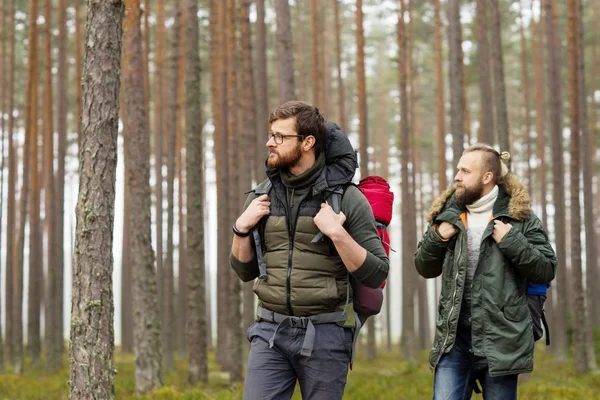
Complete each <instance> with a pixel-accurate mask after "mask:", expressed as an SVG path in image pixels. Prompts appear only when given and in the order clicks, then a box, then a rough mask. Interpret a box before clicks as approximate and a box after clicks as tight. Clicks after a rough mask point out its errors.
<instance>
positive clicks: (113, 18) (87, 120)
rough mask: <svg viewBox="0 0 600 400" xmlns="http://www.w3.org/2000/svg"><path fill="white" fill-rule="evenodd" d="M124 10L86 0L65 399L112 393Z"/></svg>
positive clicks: (119, 3)
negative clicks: (118, 148)
mask: <svg viewBox="0 0 600 400" xmlns="http://www.w3.org/2000/svg"><path fill="white" fill-rule="evenodd" d="M123 10H124V6H123V2H122V1H116V0H113V1H106V0H102V1H100V0H89V1H88V17H87V21H88V23H87V32H88V33H87V37H86V43H92V44H94V45H92V46H89V47H87V49H86V57H85V66H84V73H83V76H84V79H83V86H84V87H83V92H84V101H83V115H82V126H83V127H84V129H85V130H84V132H83V136H82V146H83V148H82V151H81V152H80V155H81V162H80V164H79V176H80V184H79V195H78V200H77V208H76V215H77V228H76V234H75V250H74V257H73V297H72V300H71V305H72V306H71V307H72V308H71V309H72V312H71V348H70V353H69V362H70V381H69V383H70V385H69V387H70V399H72V400H74V399H102V400H107V399H113V398H114V391H115V385H114V374H115V370H114V362H113V352H114V331H113V312H114V310H113V307H114V306H113V304H114V303H113V293H112V272H113V261H112V236H113V228H114V203H115V181H116V167H117V131H118V115H119V103H118V102H119V86H120V82H119V75H120V70H121V40H122V17H123ZM100 44H102V45H100ZM90 336H93V337H94V338H95V339H94V340H90V339H89V337H90ZM92 365H93V366H94V367H93V368H91V367H90V366H92Z"/></svg>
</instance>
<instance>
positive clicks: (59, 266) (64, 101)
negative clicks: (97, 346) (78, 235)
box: [54, 0, 81, 368]
mask: <svg viewBox="0 0 600 400" xmlns="http://www.w3.org/2000/svg"><path fill="white" fill-rule="evenodd" d="M67 40H68V37H67V1H66V0H59V2H58V82H57V91H58V93H57V94H58V109H57V113H58V114H57V126H56V129H57V133H58V138H57V139H58V146H57V150H58V166H57V169H56V183H55V187H54V191H55V196H56V203H55V207H56V211H55V212H56V229H55V231H54V232H55V233H54V234H55V240H54V243H55V247H56V254H55V258H54V260H55V261H54V262H55V272H56V299H55V300H56V301H55V304H56V308H57V309H56V327H55V329H56V331H57V333H56V340H57V342H56V345H57V348H58V353H60V354H61V357H60V361H59V364H58V367H59V368H60V367H62V354H63V353H64V351H65V337H64V335H65V332H64V311H63V307H64V304H63V303H64V298H65V295H64V259H65V254H64V250H63V247H64V246H63V244H64V238H65V234H64V216H65V163H66V156H67V129H68V126H67V118H68V112H69V111H68V97H67V96H68V92H69V87H68V85H69V80H68V79H69V69H68V68H69V66H68V63H67V52H68V49H67ZM80 82H81V81H80ZM78 115H79V114H78ZM77 121H79V118H77Z"/></svg>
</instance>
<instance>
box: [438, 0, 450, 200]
mask: <svg viewBox="0 0 600 400" xmlns="http://www.w3.org/2000/svg"><path fill="white" fill-rule="evenodd" d="M443 57H444V56H443V50H442V17H441V6H440V0H435V74H436V96H435V110H436V147H437V172H438V191H439V192H440V193H441V192H443V191H444V190H446V187H447V186H448V180H447V178H446V167H447V165H446V120H445V115H446V113H445V100H444V62H443Z"/></svg>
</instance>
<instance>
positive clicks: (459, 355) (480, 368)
mask: <svg viewBox="0 0 600 400" xmlns="http://www.w3.org/2000/svg"><path fill="white" fill-rule="evenodd" d="M518 376H519V375H517V374H515V375H504V376H494V377H492V376H490V373H489V368H488V363H487V360H486V359H485V358H484V357H479V356H476V355H475V354H473V349H472V348H471V333H470V332H461V331H459V332H457V335H456V341H455V343H454V346H453V347H452V350H450V352H449V353H446V354H444V355H443V356H442V358H441V359H440V362H439V363H438V365H437V367H436V369H435V376H434V378H433V400H469V399H470V398H471V394H472V392H473V389H474V388H475V384H476V383H475V380H477V381H479V384H480V385H481V389H482V391H483V398H484V399H485V400H513V399H515V400H516V398H517V380H518Z"/></svg>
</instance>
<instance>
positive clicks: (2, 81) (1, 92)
mask: <svg viewBox="0 0 600 400" xmlns="http://www.w3.org/2000/svg"><path fill="white" fill-rule="evenodd" d="M1 8H2V9H1V10H0V18H2V20H1V21H2V28H0V37H1V39H0V76H1V77H2V78H0V102H1V103H0V104H1V105H0V112H1V113H2V115H5V113H6V111H7V109H6V97H7V96H6V86H7V82H8V81H7V79H6V75H7V72H6V60H7V56H6V44H7V39H6V37H7V35H8V30H9V27H8V24H7V23H6V15H7V8H8V5H7V2H6V1H3V2H2V5H1ZM0 129H1V130H2V134H1V135H0V140H1V141H2V155H1V156H0V158H2V165H0V199H2V201H3V202H4V167H5V165H6V156H5V154H6V153H5V146H6V145H5V143H6V142H5V137H6V122H5V120H4V118H2V122H1V123H0ZM9 168H10V165H9ZM9 173H10V172H9ZM3 210H4V208H3V207H0V227H1V226H2V220H3V216H4V215H3ZM1 231H2V229H0V243H2V232H1ZM7 253H8V252H7ZM0 270H2V257H1V256H0ZM5 270H8V268H6V269H5ZM1 282H2V281H1V280H0V284H1ZM1 303H2V301H1V300H0V305H1ZM1 320H2V318H1V312H0V321H1ZM2 372H4V340H3V339H2V323H0V373H2Z"/></svg>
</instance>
